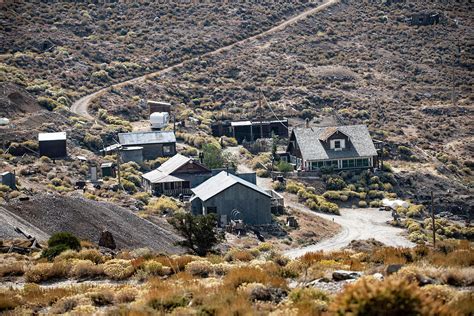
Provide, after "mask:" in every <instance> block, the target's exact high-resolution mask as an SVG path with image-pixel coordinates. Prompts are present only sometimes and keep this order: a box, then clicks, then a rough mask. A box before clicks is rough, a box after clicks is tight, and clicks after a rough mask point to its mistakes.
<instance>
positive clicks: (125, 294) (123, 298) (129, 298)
mask: <svg viewBox="0 0 474 316" xmlns="http://www.w3.org/2000/svg"><path fill="white" fill-rule="evenodd" d="M136 297H137V291H136V290H135V289H133V288H124V289H122V290H120V291H119V292H118V293H117V294H115V301H116V302H117V303H119V304H122V303H130V302H133V301H135V298H136Z"/></svg>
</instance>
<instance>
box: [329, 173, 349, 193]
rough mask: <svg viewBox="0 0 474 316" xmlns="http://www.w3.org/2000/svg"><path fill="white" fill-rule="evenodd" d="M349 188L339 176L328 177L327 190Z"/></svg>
mask: <svg viewBox="0 0 474 316" xmlns="http://www.w3.org/2000/svg"><path fill="white" fill-rule="evenodd" d="M346 186H347V184H346V182H345V181H344V179H342V178H341V177H338V176H331V177H328V178H327V180H326V189H328V190H342V189H344V188H345V187H346Z"/></svg>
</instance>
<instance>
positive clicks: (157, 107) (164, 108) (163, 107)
mask: <svg viewBox="0 0 474 316" xmlns="http://www.w3.org/2000/svg"><path fill="white" fill-rule="evenodd" d="M147 103H148V108H149V110H150V115H151V114H152V113H155V112H166V113H170V112H171V104H170V103H168V102H162V101H148V102H147Z"/></svg>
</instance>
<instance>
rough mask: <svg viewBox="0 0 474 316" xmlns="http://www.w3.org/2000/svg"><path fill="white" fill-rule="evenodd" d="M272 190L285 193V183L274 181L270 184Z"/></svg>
mask: <svg viewBox="0 0 474 316" xmlns="http://www.w3.org/2000/svg"><path fill="white" fill-rule="evenodd" d="M272 189H273V190H275V191H280V192H281V191H285V189H286V186H285V183H283V182H280V181H276V182H273V183H272Z"/></svg>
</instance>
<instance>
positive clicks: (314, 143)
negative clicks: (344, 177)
mask: <svg viewBox="0 0 474 316" xmlns="http://www.w3.org/2000/svg"><path fill="white" fill-rule="evenodd" d="M328 129H329V130H330V132H331V134H330V135H332V134H333V133H334V132H335V131H340V132H341V133H343V134H345V135H347V136H348V137H349V138H350V143H351V145H350V146H348V147H347V148H345V149H344V150H340V151H335V150H326V149H325V148H324V146H323V144H322V143H321V141H320V138H321V137H322V136H323V135H324V136H326V135H327V134H326V133H327V130H328ZM293 133H294V134H295V137H296V140H297V142H298V145H299V148H300V151H301V155H302V156H303V159H304V160H310V161H311V160H327V159H341V158H353V157H371V156H376V155H377V150H376V149H375V146H374V143H373V142H372V138H371V137H370V134H369V130H368V129H367V126H365V125H347V126H337V128H336V129H335V127H319V128H315V127H312V128H295V129H293ZM325 134H326V135H325ZM330 135H329V136H330ZM329 136H328V137H329Z"/></svg>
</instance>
